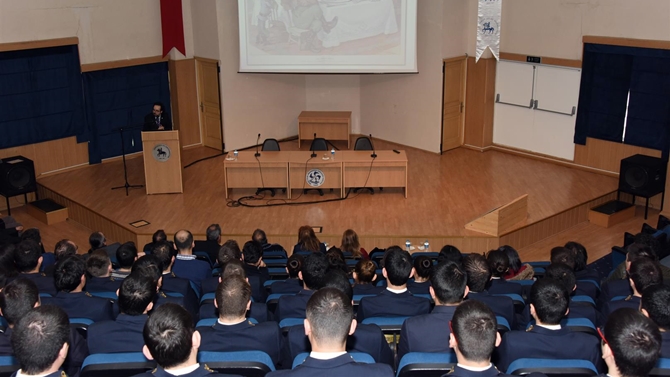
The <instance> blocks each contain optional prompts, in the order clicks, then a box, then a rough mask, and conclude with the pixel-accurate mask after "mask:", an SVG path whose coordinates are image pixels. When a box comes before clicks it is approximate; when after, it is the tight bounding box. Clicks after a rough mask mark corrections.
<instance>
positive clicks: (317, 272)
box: [275, 253, 329, 321]
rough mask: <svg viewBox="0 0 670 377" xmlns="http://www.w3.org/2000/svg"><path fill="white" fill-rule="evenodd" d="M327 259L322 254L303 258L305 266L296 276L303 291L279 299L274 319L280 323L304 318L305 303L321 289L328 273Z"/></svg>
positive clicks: (313, 254)
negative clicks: (283, 320) (287, 319)
mask: <svg viewBox="0 0 670 377" xmlns="http://www.w3.org/2000/svg"><path fill="white" fill-rule="evenodd" d="M328 267H329V265H328V258H326V255H325V254H322V253H312V254H310V255H308V256H307V257H305V264H304V265H303V266H302V271H300V273H299V274H298V276H299V277H300V280H302V282H303V289H302V290H301V291H300V292H298V293H296V294H295V295H287V296H282V297H280V298H279V301H278V302H277V309H276V310H275V318H276V320H277V321H281V320H282V319H284V318H305V315H306V313H305V308H306V307H307V301H308V300H309V298H310V297H311V296H312V294H313V293H314V291H316V290H318V289H320V288H321V287H323V285H324V283H325V277H326V273H327V272H328Z"/></svg>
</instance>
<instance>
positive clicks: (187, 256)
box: [177, 254, 196, 260]
mask: <svg viewBox="0 0 670 377" xmlns="http://www.w3.org/2000/svg"><path fill="white" fill-rule="evenodd" d="M195 258H196V256H195V255H193V254H191V255H186V254H177V259H180V260H193V259H195Z"/></svg>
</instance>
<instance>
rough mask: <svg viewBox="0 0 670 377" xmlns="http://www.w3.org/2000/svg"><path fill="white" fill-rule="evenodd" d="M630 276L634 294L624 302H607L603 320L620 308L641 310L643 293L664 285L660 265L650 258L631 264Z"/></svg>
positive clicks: (603, 310) (602, 311) (604, 306)
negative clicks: (652, 287)
mask: <svg viewBox="0 0 670 377" xmlns="http://www.w3.org/2000/svg"><path fill="white" fill-rule="evenodd" d="M629 275H630V278H629V279H628V281H629V283H630V287H631V289H632V290H633V294H632V295H629V296H627V297H626V298H624V299H623V300H616V301H609V302H606V303H605V304H604V305H603V307H602V309H601V313H602V315H603V318H607V316H609V315H610V313H612V312H614V311H615V310H617V309H619V308H633V309H639V308H640V301H641V299H642V292H644V291H645V290H646V289H647V288H649V287H651V286H652V285H658V284H663V273H662V272H661V268H660V264H659V263H658V262H657V261H655V260H652V259H649V258H640V259H637V260H636V261H635V262H633V263H631V265H630V271H629Z"/></svg>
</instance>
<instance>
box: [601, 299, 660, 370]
mask: <svg viewBox="0 0 670 377" xmlns="http://www.w3.org/2000/svg"><path fill="white" fill-rule="evenodd" d="M598 331H600V329H598ZM600 336H601V338H602V340H603V341H602V343H601V347H602V354H603V359H604V360H605V363H606V364H607V375H608V376H610V377H643V376H647V375H649V372H651V370H652V369H653V368H654V366H655V365H656V361H657V360H658V355H659V352H660V350H661V334H660V332H659V330H658V327H657V326H656V325H655V324H654V323H653V322H652V321H651V320H650V319H649V318H646V317H645V316H643V315H642V314H640V313H639V312H638V311H637V310H635V309H632V308H622V309H619V310H617V311H615V312H613V313H612V315H611V316H610V317H609V318H608V319H607V323H606V324H605V333H604V334H603V333H602V332H600Z"/></svg>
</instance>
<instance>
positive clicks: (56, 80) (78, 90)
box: [0, 45, 86, 148]
mask: <svg viewBox="0 0 670 377" xmlns="http://www.w3.org/2000/svg"><path fill="white" fill-rule="evenodd" d="M0 135H2V137H0V148H9V147H16V146H20V145H26V144H33V143H39V142H43V141H48V140H55V139H61V138H64V137H69V136H75V135H76V136H78V141H80V142H81V141H86V121H85V117H84V100H83V93H82V85H81V70H80V64H79V51H78V50H77V46H76V45H75V46H60V47H49V48H40V49H32V50H22V51H9V52H2V53H0Z"/></svg>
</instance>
